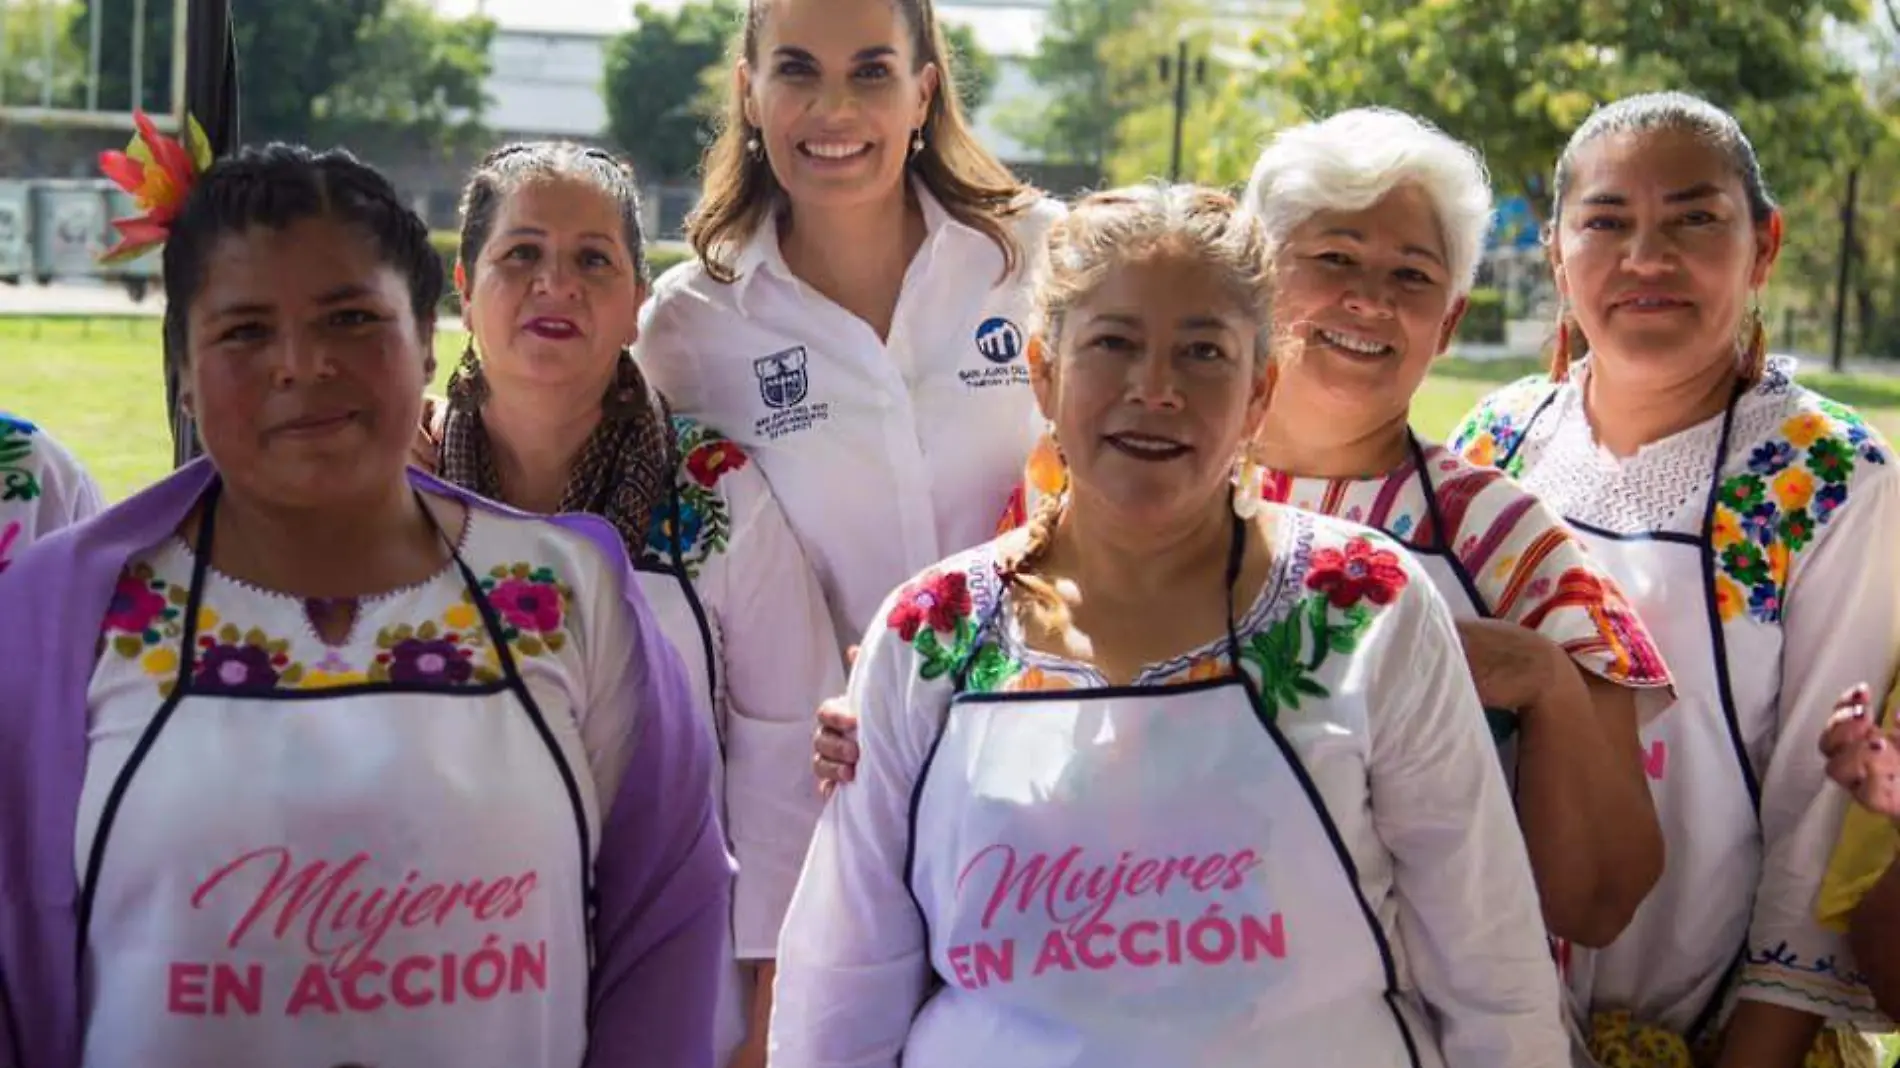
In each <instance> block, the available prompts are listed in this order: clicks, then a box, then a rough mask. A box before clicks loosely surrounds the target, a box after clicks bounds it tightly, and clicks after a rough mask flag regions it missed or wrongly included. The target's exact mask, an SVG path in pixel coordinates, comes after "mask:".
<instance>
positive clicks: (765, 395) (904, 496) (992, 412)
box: [635, 188, 1063, 644]
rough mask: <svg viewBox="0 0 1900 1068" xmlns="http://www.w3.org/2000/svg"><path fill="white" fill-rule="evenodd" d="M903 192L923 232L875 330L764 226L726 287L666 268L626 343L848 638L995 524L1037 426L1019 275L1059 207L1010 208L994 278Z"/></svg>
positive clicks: (982, 255) (982, 249)
mask: <svg viewBox="0 0 1900 1068" xmlns="http://www.w3.org/2000/svg"><path fill="white" fill-rule="evenodd" d="M917 195H918V199H919V201H920V202H921V204H922V207H923V212H924V222H925V225H926V228H927V235H926V237H925V239H924V243H923V245H922V246H921V247H920V248H919V249H918V250H917V255H916V257H915V258H914V259H912V261H911V264H910V269H909V270H908V271H907V272H906V274H905V276H904V283H903V289H902V291H901V293H900V295H899V297H898V301H897V309H896V314H895V315H894V317H893V319H892V323H891V331H890V337H889V340H888V341H882V340H880V339H879V338H878V336H877V332H876V331H875V330H873V329H872V328H871V326H870V325H869V324H867V323H865V322H864V321H863V320H862V319H859V318H858V317H857V316H855V315H853V314H852V313H850V312H848V311H845V310H844V309H843V308H841V307H839V306H838V305H837V304H835V303H833V302H832V301H831V300H830V299H828V298H826V297H825V296H823V295H821V294H819V293H818V292H817V291H816V290H815V289H813V288H812V287H810V286H807V285H805V284H804V283H803V282H801V281H799V280H798V279H797V278H796V277H795V276H794V275H793V274H792V272H791V270H790V269H789V268H788V267H787V266H786V264H785V259H784V256H783V255H782V254H781V252H780V249H779V244H778V234H777V230H776V227H774V226H771V225H765V226H761V227H760V228H759V230H758V233H757V234H755V235H754V237H753V239H752V241H751V243H750V244H749V245H748V246H746V248H745V249H744V251H743V252H742V254H741V255H740V257H739V259H738V263H737V264H736V266H737V273H738V278H737V279H736V280H735V281H734V282H733V283H731V284H729V285H728V284H723V283H721V282H718V281H716V280H714V279H713V278H712V277H711V276H710V275H708V274H707V273H706V270H705V268H704V267H703V266H702V265H701V264H699V263H698V262H696V261H695V262H690V263H685V264H681V265H680V266H679V267H676V268H674V269H673V270H671V271H669V272H667V274H666V275H665V276H664V277H662V278H661V279H660V280H659V282H658V283H657V284H656V285H655V287H654V293H653V299H652V300H650V301H649V302H648V303H647V305H646V307H645V309H644V310H643V312H642V315H641V318H642V323H641V334H640V343H639V345H638V347H637V348H636V350H635V354H636V356H637V357H638V359H639V361H640V367H641V370H642V371H643V372H645V374H646V375H647V376H648V378H649V379H650V380H651V381H652V382H653V383H654V384H655V385H656V386H658V388H659V389H660V390H661V391H662V392H663V393H665V395H666V397H667V399H668V401H669V402H670V403H671V404H672V405H673V407H674V410H675V411H677V412H678V413H680V414H681V415H687V416H691V417H692V418H695V419H698V420H699V421H701V422H703V423H705V424H707V425H708V426H711V427H712V428H713V429H715V430H717V431H719V432H720V433H722V434H724V435H725V436H726V437H728V438H730V439H732V440H734V441H736V442H738V443H739V444H740V445H741V446H742V447H743V448H744V449H745V450H746V451H747V452H748V453H749V454H750V455H751V456H752V458H753V459H754V460H755V461H756V462H757V463H758V464H759V466H760V468H761V469H762V470H763V471H764V472H765V475H766V478H767V480H768V481H769V482H770V483H771V485H772V490H773V493H774V494H775V495H776V496H777V497H778V499H779V503H780V505H781V506H782V507H783V509H784V511H785V515H786V518H787V519H788V520H789V521H790V523H791V526H792V529H793V531H794V532H796V533H797V535H798V538H799V541H800V542H801V543H802V544H803V545H804V549H805V554H806V556H807V558H809V559H810V561H811V563H812V565H813V568H814V569H815V570H816V571H817V573H818V579H819V582H820V583H821V584H822V585H823V587H824V590H825V596H826V600H827V601H828V602H829V604H830V607H831V615H832V619H833V621H834V622H835V623H836V627H837V631H838V637H839V639H840V640H841V641H843V642H847V643H852V644H855V643H856V642H857V640H858V637H859V636H860V635H862V634H863V633H864V631H865V629H866V627H867V626H869V625H870V624H871V622H872V620H873V617H874V615H875V614H876V611H877V607H878V605H879V604H880V603H882V602H883V600H884V598H885V597H886V595H888V594H889V593H890V592H891V591H892V590H893V589H895V588H896V587H897V586H898V584H899V583H901V582H902V581H903V580H904V579H906V578H907V577H909V576H910V575H913V574H915V573H917V572H918V571H920V570H922V569H923V568H924V567H926V566H928V565H929V564H931V563H934V562H936V561H937V560H940V559H942V558H944V557H945V556H948V555H950V554H952V553H955V552H959V551H961V550H963V549H967V548H970V547H972V546H975V545H979V544H981V543H983V542H985V541H987V540H988V539H989V538H990V537H991V536H992V535H993V534H994V532H995V528H996V521H997V517H998V516H999V515H1000V514H1002V510H1003V507H1004V505H1005V503H1006V502H1007V500H1008V498H1009V494H1010V491H1011V490H1012V489H1014V488H1015V485H1016V483H1017V481H1018V480H1019V478H1020V477H1021V473H1022V466H1023V462H1024V460H1025V459H1026V458H1027V457H1028V455H1029V448H1030V445H1031V444H1032V443H1033V441H1034V435H1035V432H1036V429H1037V426H1038V420H1037V418H1036V414H1035V410H1036V409H1035V398H1034V395H1033V394H1032V392H1031V390H1030V386H1029V367H1028V361H1027V352H1028V348H1029V329H1030V322H1029V320H1030V313H1031V307H1032V301H1033V292H1032V289H1031V284H1032V279H1033V278H1034V274H1035V265H1036V264H1037V263H1039V262H1040V260H1041V258H1042V252H1043V248H1042V243H1043V239H1044V236H1045V234H1046V232H1047V230H1048V227H1049V226H1050V225H1051V224H1052V223H1053V222H1054V221H1055V220H1056V219H1057V218H1059V217H1060V216H1061V214H1062V210H1063V209H1062V207H1061V205H1060V204H1059V203H1057V202H1055V201H1048V200H1045V201H1042V202H1040V203H1038V204H1036V205H1034V206H1032V207H1030V208H1028V209H1027V210H1025V211H1024V212H1023V213H1022V214H1021V215H1019V216H1017V218H1016V220H1015V222H1014V233H1015V235H1016V239H1017V241H1018V242H1019V243H1020V245H1021V248H1022V254H1021V258H1020V260H1019V265H1018V268H1017V270H1016V271H1014V272H1012V273H1011V274H1010V276H1009V277H1007V278H1003V264H1004V258H1003V253H1002V250H1001V249H999V248H997V247H996V245H995V244H994V243H993V242H992V241H991V240H990V239H989V238H987V237H985V236H984V235H983V234H982V233H981V232H979V231H977V230H975V229H973V228H971V227H968V226H965V225H964V224H962V223H960V222H958V221H957V220H956V219H955V218H953V217H952V216H950V215H949V214H948V213H947V212H946V211H945V210H944V209H943V207H942V205H940V204H939V203H937V201H936V200H935V199H934V198H932V197H931V196H930V195H929V194H928V193H927V192H926V191H924V190H923V189H922V188H918V189H917Z"/></svg>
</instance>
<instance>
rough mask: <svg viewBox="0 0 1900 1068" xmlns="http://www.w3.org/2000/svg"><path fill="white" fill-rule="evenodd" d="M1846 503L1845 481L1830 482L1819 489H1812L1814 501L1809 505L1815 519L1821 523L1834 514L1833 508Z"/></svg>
mask: <svg viewBox="0 0 1900 1068" xmlns="http://www.w3.org/2000/svg"><path fill="white" fill-rule="evenodd" d="M1846 503H1847V484H1846V483H1844V482H1830V483H1828V484H1827V485H1825V486H1822V487H1821V488H1820V489H1818V490H1815V491H1814V503H1813V505H1812V506H1811V507H1812V510H1813V512H1814V518H1815V520H1816V521H1818V522H1822V523H1825V522H1827V521H1828V517H1829V516H1832V515H1833V514H1834V510H1835V509H1836V508H1839V507H1840V506H1841V505H1843V504H1846Z"/></svg>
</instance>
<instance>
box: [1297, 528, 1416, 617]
mask: <svg viewBox="0 0 1900 1068" xmlns="http://www.w3.org/2000/svg"><path fill="white" fill-rule="evenodd" d="M1306 585H1307V588H1308V589H1312V590H1317V591H1319V592H1320V593H1323V594H1325V595H1326V598H1327V600H1329V601H1331V602H1332V605H1333V607H1334V608H1351V607H1352V606H1353V605H1356V604H1358V603H1359V602H1360V601H1362V600H1367V601H1371V602H1372V603H1373V604H1391V603H1392V599H1393V598H1395V597H1397V596H1398V595H1399V591H1400V590H1403V589H1404V588H1405V569H1404V568H1402V567H1400V566H1399V557H1398V554H1397V553H1393V552H1391V551H1389V550H1386V549H1378V548H1374V547H1373V545H1372V543H1371V542H1370V541H1367V540H1366V539H1364V538H1355V539H1353V540H1352V541H1349V542H1347V543H1346V548H1345V549H1344V551H1341V550H1339V549H1317V550H1314V552H1313V566H1312V569H1311V570H1309V571H1308V572H1307V573H1306Z"/></svg>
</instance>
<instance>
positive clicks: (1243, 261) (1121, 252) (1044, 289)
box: [1000, 183, 1273, 629]
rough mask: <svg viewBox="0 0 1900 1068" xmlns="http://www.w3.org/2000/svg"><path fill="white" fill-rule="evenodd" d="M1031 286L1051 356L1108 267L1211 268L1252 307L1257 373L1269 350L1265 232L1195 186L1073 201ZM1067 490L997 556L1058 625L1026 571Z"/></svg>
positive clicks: (1047, 502)
mask: <svg viewBox="0 0 1900 1068" xmlns="http://www.w3.org/2000/svg"><path fill="white" fill-rule="evenodd" d="M1047 251H1048V255H1047V256H1046V257H1045V258H1044V261H1043V267H1042V272H1041V275H1040V277H1039V279H1038V281H1037V284H1036V314H1037V334H1038V335H1039V338H1040V340H1041V341H1042V343H1043V344H1044V345H1046V346H1047V351H1048V352H1049V353H1050V356H1049V358H1050V359H1052V360H1053V359H1055V358H1056V356H1055V353H1056V352H1058V351H1059V350H1060V347H1061V340H1062V331H1063V326H1064V323H1065V321H1066V319H1067V317H1068V315H1069V313H1070V312H1071V311H1073V310H1074V308H1075V307H1076V305H1078V304H1080V303H1081V302H1082V301H1083V300H1085V299H1087V298H1088V296H1089V294H1090V293H1093V292H1094V291H1095V290H1096V289H1097V288H1098V287H1099V286H1101V284H1102V282H1103V281H1104V279H1105V278H1106V277H1107V276H1108V273H1109V272H1110V271H1112V270H1114V269H1115V268H1117V267H1122V266H1127V265H1129V264H1135V263H1142V262H1149V261H1153V260H1156V259H1166V260H1171V261H1175V262H1180V261H1187V262H1193V263H1199V264H1202V265H1204V266H1207V267H1211V268H1213V269H1214V271H1215V273H1216V275H1217V277H1218V278H1219V280H1220V283H1221V285H1222V286H1223V288H1224V289H1226V291H1227V293H1228V295H1229V296H1231V297H1233V298H1234V299H1235V301H1236V302H1237V303H1238V304H1239V305H1240V306H1241V307H1243V308H1249V309H1253V310H1254V313H1255V316H1254V327H1255V330H1254V336H1253V342H1254V346H1253V366H1254V373H1255V374H1256V375H1258V374H1264V373H1265V371H1266V368H1267V362H1268V360H1269V359H1270V357H1271V353H1272V348H1273V345H1272V341H1273V338H1272V314H1271V308H1272V306H1273V299H1272V297H1273V270H1272V264H1271V256H1270V253H1269V249H1268V245H1267V238H1266V231H1265V229H1264V227H1263V225H1262V224H1261V222H1260V221H1259V219H1258V218H1256V217H1255V216H1254V214H1253V213H1251V212H1248V211H1245V210H1243V209H1242V208H1241V206H1240V205H1239V204H1238V203H1237V202H1236V201H1235V200H1234V198H1233V197H1231V196H1228V195H1227V194H1226V193H1223V192H1220V191H1219V190H1215V189H1208V188H1204V187H1201V186H1194V185H1184V184H1183V185H1166V184H1162V183H1151V184H1147V185H1138V186H1130V187H1128V188H1124V189H1115V190H1110V191H1108V192H1103V193H1094V194H1091V195H1089V196H1086V197H1084V198H1082V199H1081V200H1080V201H1078V202H1077V203H1076V205H1075V207H1074V208H1073V209H1071V210H1070V211H1069V213H1068V214H1067V215H1066V216H1064V217H1063V218H1062V219H1061V220H1060V221H1059V222H1057V223H1056V224H1055V226H1054V227H1052V228H1051V229H1050V231H1049V236H1048V239H1047ZM1063 480H1064V483H1065V485H1064V489H1063V490H1062V491H1061V492H1057V493H1051V494H1048V495H1047V496H1045V497H1044V498H1043V499H1042V500H1041V502H1039V503H1038V504H1037V506H1036V511H1035V513H1034V514H1033V515H1031V516H1030V518H1029V521H1028V523H1027V524H1026V526H1025V528H1024V534H1025V536H1024V539H1023V542H1022V545H1021V546H1020V547H1019V548H1018V549H1017V551H1016V552H1014V553H1011V554H1008V555H1006V556H1005V557H1004V558H1003V559H1002V560H1001V561H1000V563H1001V577H1002V580H1003V582H1004V583H1005V584H1007V585H1009V586H1012V587H1014V588H1015V589H1017V590H1019V591H1020V592H1021V593H1023V594H1024V596H1025V598H1026V601H1027V603H1026V605H1025V611H1026V614H1027V615H1028V616H1029V617H1030V618H1031V620H1033V621H1035V622H1039V623H1040V624H1042V625H1044V626H1047V627H1050V628H1051V629H1059V628H1060V625H1061V624H1062V623H1063V622H1064V620H1063V617H1064V615H1065V614H1066V608H1065V606H1064V605H1063V603H1062V599H1061V598H1060V597H1059V596H1058V595H1057V594H1056V592H1055V590H1054V589H1053V588H1051V587H1050V586H1049V585H1048V584H1047V583H1045V582H1043V581H1041V580H1040V579H1037V578H1035V577H1034V576H1032V575H1030V574H1028V573H1027V571H1028V569H1029V568H1031V567H1032V566H1033V565H1034V564H1035V562H1036V561H1037V560H1038V559H1040V558H1041V557H1042V555H1043V554H1044V553H1046V552H1048V551H1049V544H1050V542H1051V541H1052V540H1053V539H1054V537H1055V531H1056V524H1057V523H1058V522H1060V521H1061V518H1062V511H1063V507H1064V505H1065V503H1066V501H1067V497H1068V493H1067V486H1066V482H1067V473H1066V471H1065V472H1064V474H1063Z"/></svg>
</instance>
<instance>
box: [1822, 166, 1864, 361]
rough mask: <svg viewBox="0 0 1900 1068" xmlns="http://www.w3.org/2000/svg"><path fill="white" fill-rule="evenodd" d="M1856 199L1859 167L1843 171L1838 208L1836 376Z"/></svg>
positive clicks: (1841, 357)
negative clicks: (1843, 197)
mask: <svg viewBox="0 0 1900 1068" xmlns="http://www.w3.org/2000/svg"><path fill="white" fill-rule="evenodd" d="M1859 197H1860V167H1859V166H1858V165H1856V166H1853V167H1849V168H1848V169H1847V202H1846V203H1845V204H1843V205H1841V273H1840V276H1839V277H1838V278H1837V279H1836V281H1835V283H1834V355H1833V358H1832V359H1831V360H1829V365H1830V366H1831V367H1833V369H1834V371H1835V373H1836V374H1838V373H1840V372H1842V371H1844V370H1846V369H1847V286H1848V282H1849V281H1850V279H1851V278H1852V276H1853V273H1854V204H1855V201H1856V200H1858V199H1859Z"/></svg>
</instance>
